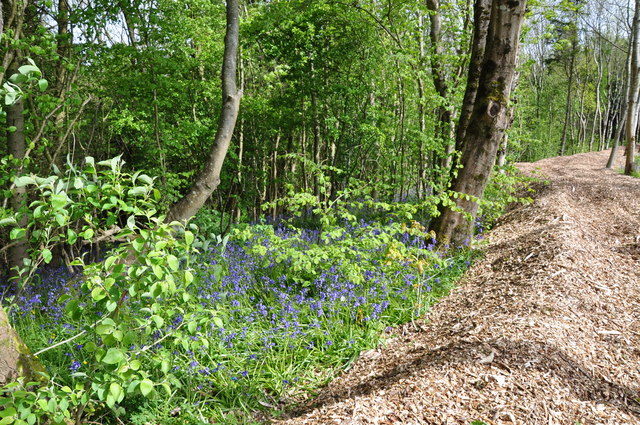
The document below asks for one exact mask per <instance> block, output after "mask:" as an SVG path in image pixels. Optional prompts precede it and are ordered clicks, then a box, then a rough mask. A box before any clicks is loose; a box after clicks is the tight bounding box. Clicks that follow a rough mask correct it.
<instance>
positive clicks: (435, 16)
mask: <svg viewBox="0 0 640 425" xmlns="http://www.w3.org/2000/svg"><path fill="white" fill-rule="evenodd" d="M427 8H428V9H429V12H430V13H429V19H430V22H431V26H430V31H429V37H430V39H431V49H432V52H431V72H432V76H433V85H434V86H435V88H436V92H438V95H439V96H440V98H441V99H440V106H438V128H437V132H436V138H440V139H441V140H442V141H443V142H444V143H445V156H444V158H443V159H442V162H441V166H442V168H443V169H444V170H448V169H449V168H451V158H452V155H453V149H454V145H453V140H452V138H451V127H452V125H453V115H452V113H451V110H450V109H449V108H448V107H447V102H448V99H449V87H448V86H447V80H446V77H445V73H444V69H443V67H442V55H443V52H444V50H443V48H442V40H441V39H442V17H441V16H440V10H439V9H440V4H439V2H438V0H427Z"/></svg>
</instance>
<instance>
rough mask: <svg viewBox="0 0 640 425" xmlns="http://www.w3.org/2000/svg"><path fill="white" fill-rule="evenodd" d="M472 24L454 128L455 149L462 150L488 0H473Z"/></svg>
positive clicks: (477, 77)
mask: <svg viewBox="0 0 640 425" xmlns="http://www.w3.org/2000/svg"><path fill="white" fill-rule="evenodd" d="M473 10H474V11H473V15H474V24H473V39H472V43H473V44H472V45H471V61H470V63H469V74H468V75H467V88H466V90H465V92H464V99H463V101H462V110H461V112H460V119H459V121H458V128H457V130H456V150H458V151H461V150H462V144H463V143H464V139H465V135H466V133H467V127H468V125H469V120H470V118H471V114H472V112H473V105H474V102H475V99H476V93H477V91H478V86H479V83H480V73H481V70H482V62H483V57H484V53H485V47H486V42H487V31H488V29H489V18H490V14H491V1H490V0H475V3H474V6H473Z"/></svg>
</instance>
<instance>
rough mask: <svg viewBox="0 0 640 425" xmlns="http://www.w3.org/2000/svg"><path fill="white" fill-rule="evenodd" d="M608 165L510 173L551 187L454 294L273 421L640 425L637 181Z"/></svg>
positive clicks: (513, 220)
mask: <svg viewBox="0 0 640 425" xmlns="http://www.w3.org/2000/svg"><path fill="white" fill-rule="evenodd" d="M608 154H609V153H608V151H605V152H598V153H589V154H581V155H574V156H570V157H559V158H550V159H546V160H543V161H539V162H537V163H533V164H518V165H519V168H520V169H521V170H522V171H524V172H527V173H532V172H535V173H536V174H537V175H538V176H543V177H544V178H545V179H547V181H548V182H549V183H548V184H547V185H539V186H538V187H537V189H538V191H537V193H536V194H535V200H534V202H533V204H531V205H528V206H519V207H517V208H515V209H513V210H512V211H510V212H508V213H507V214H506V215H505V216H503V217H502V218H501V220H500V222H499V224H498V225H497V226H496V227H495V228H494V229H493V230H492V231H491V232H490V234H489V241H490V243H489V245H488V246H487V247H486V255H485V257H484V258H483V259H482V260H480V261H478V262H477V263H476V264H475V265H474V266H473V267H472V268H471V270H470V271H469V272H468V274H467V276H466V278H465V279H464V281H463V282H462V283H461V285H460V287H458V288H457V289H456V290H454V291H453V293H452V294H451V295H450V296H449V297H448V298H446V299H445V300H443V301H442V302H441V303H439V304H438V305H436V306H435V307H434V309H433V310H432V311H431V313H430V314H429V315H428V316H427V317H426V318H425V320H423V321H421V322H418V323H415V324H408V325H405V326H404V327H402V328H400V329H398V330H397V331H396V335H395V338H392V339H391V340H390V341H389V342H388V344H387V345H386V346H385V347H383V348H380V349H378V350H372V351H369V352H367V353H364V354H363V355H362V356H361V358H360V359H359V360H358V361H357V362H356V363H355V365H354V367H353V368H352V369H351V370H350V371H349V372H347V373H345V374H344V375H343V376H341V377H339V378H337V379H336V380H334V381H333V382H332V383H331V384H330V385H329V386H328V387H327V388H325V389H324V390H322V391H321V393H320V394H319V397H318V398H317V399H315V400H314V401H312V402H309V404H308V405H306V406H304V407H302V408H301V409H299V410H298V411H297V412H295V413H294V414H292V415H291V417H289V418H288V419H285V420H280V421H276V422H274V423H277V424H279V425H284V424H287V425H293V424H340V425H347V424H352V425H356V424H358V425H359V424H363V425H364V424H385V425H386V424H464V425H470V424H471V423H472V422H474V421H483V422H485V423H486V424H492V425H497V424H545V425H553V424H571V425H577V424H583V425H586V424H590V425H591V424H594V425H596V424H616V425H618V424H640V398H639V397H640V321H639V320H638V319H639V318H640V179H634V178H631V177H626V176H622V175H620V174H618V173H617V172H615V171H611V170H606V169H605V168H604V166H605V164H606V162H607V158H608ZM620 155H621V154H620ZM622 160H623V158H622V156H621V157H620V158H619V161H618V163H619V164H621V162H622ZM478 423H479V422H478Z"/></svg>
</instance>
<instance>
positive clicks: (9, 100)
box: [4, 90, 18, 105]
mask: <svg viewBox="0 0 640 425" xmlns="http://www.w3.org/2000/svg"><path fill="white" fill-rule="evenodd" d="M17 96H18V93H17V92H16V91H15V90H12V91H8V92H7V94H5V95H4V104H5V105H13V104H14V103H15V102H16V97H17Z"/></svg>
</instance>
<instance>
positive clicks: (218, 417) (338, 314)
mask: <svg viewBox="0 0 640 425" xmlns="http://www.w3.org/2000/svg"><path fill="white" fill-rule="evenodd" d="M471 257H472V251H469V250H466V249H463V250H457V251H455V252H450V253H446V252H443V251H440V250H438V249H436V247H435V245H434V241H433V240H432V235H431V234H430V233H427V232H426V231H425V229H424V227H422V226H421V225H420V224H419V223H417V222H408V223H400V222H394V221H388V222H386V223H384V224H380V223H374V222H364V221H361V222H360V223H359V224H357V225H347V226H333V227H330V228H327V229H326V230H307V229H301V228H296V227H293V226H287V225H280V226H275V227H274V226H272V225H252V226H249V225H246V226H244V227H240V228H238V229H236V230H235V231H234V232H233V235H232V236H231V238H230V239H229V241H228V242H227V243H220V244H218V245H215V246H213V247H212V248H209V249H208V250H206V251H201V254H200V255H199V257H198V258H197V261H195V262H194V263H192V267H194V269H195V270H196V271H197V272H196V273H195V280H194V282H193V283H192V284H191V285H189V286H188V291H189V294H190V297H185V298H184V299H185V300H189V301H185V304H184V310H183V311H189V312H195V314H196V315H197V316H198V317H196V318H195V323H199V325H198V326H197V327H195V326H193V327H192V326H190V328H191V329H188V330H187V329H184V328H182V324H183V314H187V313H180V311H181V310H175V313H174V314H171V315H169V316H168V317H167V318H166V319H165V321H164V324H163V326H162V327H161V328H160V329H155V330H154V331H153V332H151V333H149V334H148V335H146V336H145V337H144V338H143V339H139V340H132V341H129V343H130V344H131V347H129V348H130V350H131V351H135V350H139V351H140V352H141V351H142V350H145V349H147V348H150V351H151V352H155V353H156V354H157V355H158V356H160V358H161V359H162V361H160V363H159V364H157V370H158V373H157V376H155V377H154V376H150V377H149V378H151V380H152V381H162V380H163V379H167V378H166V377H167V376H168V377H169V378H168V382H169V383H170V391H168V392H166V393H165V392H162V391H160V390H158V391H157V394H156V396H155V397H140V396H138V397H136V396H132V397H127V398H125V399H124V401H123V402H122V404H121V408H112V409H104V408H101V407H100V406H99V405H95V406H91V405H89V406H88V408H87V409H86V411H85V417H86V420H92V421H94V422H99V423H115V421H116V419H115V418H114V416H115V415H118V416H119V419H120V420H121V421H123V422H125V423H131V424H136V425H137V424H140V425H142V424H154V423H162V424H171V423H176V424H178V423H184V424H193V423H198V422H202V423H211V422H213V423H253V421H254V420H255V413H256V412H257V411H263V412H265V411H266V414H267V415H277V414H278V410H279V409H280V408H282V406H283V404H282V401H283V400H293V399H297V398H299V397H301V396H302V395H303V394H305V393H307V392H309V391H313V390H314V389H317V388H318V387H319V386H321V385H322V384H324V383H325V382H326V381H327V379H329V378H330V377H331V376H332V374H333V373H335V372H336V371H339V370H341V369H343V368H344V367H345V366H347V365H348V364H349V363H350V362H352V361H353V360H354V359H355V358H357V355H358V353H359V352H360V351H362V350H365V349H368V348H372V347H375V346H376V345H377V344H378V343H379V342H380V338H381V337H382V335H383V333H384V330H385V329H386V328H387V327H388V326H393V325H397V324H401V323H405V322H407V321H410V320H412V319H415V318H417V317H419V316H421V315H422V314H424V313H425V312H426V311H427V310H428V308H429V307H430V306H431V305H432V304H433V303H434V302H435V301H436V300H437V299H438V298H440V297H442V296H443V295H445V294H447V293H448V291H449V290H450V289H451V288H452V287H453V285H454V283H455V281H456V279H458V277H459V276H460V275H461V274H462V273H463V271H464V270H465V269H466V268H467V267H468V265H469V262H470V261H471ZM81 280H82V277H81V276H72V275H70V274H69V273H68V272H67V271H66V270H65V269H57V270H48V271H47V272H45V273H42V274H41V277H40V279H39V283H38V284H34V285H31V286H29V287H27V288H25V290H24V291H23V292H22V293H21V294H20V295H19V296H18V297H17V298H16V299H15V300H14V302H15V304H14V308H13V309H12V314H11V318H12V321H13V324H14V326H15V327H16V329H17V330H18V332H19V333H20V335H21V336H22V337H23V338H24V340H25V342H26V343H27V345H28V346H29V347H30V348H31V349H32V350H33V351H34V352H36V351H38V350H39V349H41V348H43V347H48V346H51V345H52V344H55V343H57V342H60V341H64V340H66V339H68V338H70V337H72V336H74V335H77V333H78V330H79V329H82V326H83V323H81V320H83V319H79V320H72V319H71V318H70V317H69V314H66V312H65V305H64V303H61V302H60V301H59V300H60V299H61V297H62V296H63V295H65V294H71V295H73V296H74V298H77V299H80V300H82V301H81V302H83V303H90V299H86V297H85V298H83V296H82V294H79V293H78V292H79V291H81V284H80V281H81ZM85 295H86V294H85ZM62 299H64V297H62ZM143 308H144V306H143V305H131V306H130V307H129V309H130V310H129V311H128V312H127V313H128V315H130V316H131V317H136V316H139V315H142V316H144V314H145V313H144V311H141V310H142V309H143ZM212 311H213V312H215V316H211V312H212ZM193 319H194V317H191V320H190V322H189V323H194V320H193ZM179 332H183V333H184V334H185V335H184V338H187V339H189V340H190V343H189V344H184V343H180V342H179V341H180V339H177V338H173V337H172V338H167V339H165V338H166V336H167V335H169V334H171V335H174V334H175V333H179ZM94 338H95V336H94ZM91 343H95V341H93V340H92V339H91V338H89V337H87V338H77V339H75V340H73V341H72V342H69V343H67V344H65V345H63V346H62V347H61V349H59V350H51V351H47V352H45V353H43V354H42V355H41V356H40V359H41V360H42V362H43V363H44V364H45V366H46V367H47V369H48V370H49V372H50V374H51V376H52V377H53V380H54V381H56V382H57V383H58V384H59V385H60V386H64V385H67V386H69V387H71V388H73V387H74V385H76V384H77V383H78V382H85V381H86V379H87V376H91V375H92V374H93V373H94V370H92V369H91V364H92V358H91V351H89V352H87V350H86V345H87V344H91ZM158 356H156V358H157V357H158ZM140 359H141V361H142V362H144V361H145V360H144V358H143V356H140ZM151 369H152V370H153V368H151ZM263 414H265V413H263Z"/></svg>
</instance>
